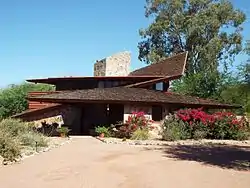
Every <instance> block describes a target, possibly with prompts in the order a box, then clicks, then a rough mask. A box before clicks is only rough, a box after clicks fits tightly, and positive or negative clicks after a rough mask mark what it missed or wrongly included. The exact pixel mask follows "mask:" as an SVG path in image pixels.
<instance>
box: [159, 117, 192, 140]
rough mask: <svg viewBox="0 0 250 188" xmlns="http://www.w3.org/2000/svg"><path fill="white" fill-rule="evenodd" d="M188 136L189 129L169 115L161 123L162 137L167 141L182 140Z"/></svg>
mask: <svg viewBox="0 0 250 188" xmlns="http://www.w3.org/2000/svg"><path fill="white" fill-rule="evenodd" d="M188 138H190V130H189V129H187V127H186V125H185V123H184V122H182V121H179V120H178V119H177V118H176V117H175V116H174V115H170V116H169V117H168V118H167V119H166V120H165V121H164V123H163V125H162V139H163V140H167V141H175V140H184V139H188Z"/></svg>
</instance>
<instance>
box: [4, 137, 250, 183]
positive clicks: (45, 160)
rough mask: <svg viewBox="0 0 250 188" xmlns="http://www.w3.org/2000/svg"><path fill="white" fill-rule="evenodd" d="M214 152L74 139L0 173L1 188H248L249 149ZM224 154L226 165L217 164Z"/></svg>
mask: <svg viewBox="0 0 250 188" xmlns="http://www.w3.org/2000/svg"><path fill="white" fill-rule="evenodd" d="M223 147H227V148H226V149H225V148H223ZM214 148H215V151H214ZM214 148H211V147H206V146H204V147H203V148H196V147H192V146H188V145H187V146H183V145H182V146H181V147H180V146H166V147H152V146H147V147H145V146H129V145H119V144H105V143H102V142H100V141H98V140H97V139H94V138H91V137H73V139H72V140H71V142H70V143H68V144H65V145H63V146H61V147H59V148H55V149H53V150H51V151H49V152H45V153H41V154H39V155H37V156H34V157H31V158H27V159H25V160H24V161H22V162H21V163H20V164H14V165H9V166H2V167H0V187H1V188H2V187H3V188H16V187H20V188H45V187H46V188H55V187H58V188H59V187H60V188H70V187H72V188H99V187H103V188H117V187H119V188H166V187H175V188H179V187H185V188H189V187H190V188H196V187H197V188H200V187H202V188H206V187H209V188H211V187H220V188H223V187H225V188H236V187H240V188H249V185H250V166H248V162H250V161H249V160H250V148H249V147H246V146H245V147H242V148H239V147H238V146H237V147H233V146H232V147H229V146H221V147H219V148H217V147H214ZM228 148H229V149H228ZM223 152H228V153H223ZM224 154H225V156H228V157H227V158H228V159H230V161H228V159H227V160H223V161H217V162H216V160H218V158H216V156H217V155H218V156H221V155H222V156H224ZM237 159H238V160H237ZM213 160H215V161H213ZM220 160H221V158H220Z"/></svg>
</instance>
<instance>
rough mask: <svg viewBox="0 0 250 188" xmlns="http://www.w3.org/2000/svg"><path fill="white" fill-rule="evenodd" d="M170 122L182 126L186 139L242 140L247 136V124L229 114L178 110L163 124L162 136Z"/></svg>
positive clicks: (243, 119)
mask: <svg viewBox="0 0 250 188" xmlns="http://www.w3.org/2000/svg"><path fill="white" fill-rule="evenodd" d="M172 122H176V123H177V126H180V124H184V125H185V126H184V127H185V132H186V135H190V136H189V137H188V138H194V139H201V138H209V139H234V140H244V139H247V137H248V136H249V135H248V133H249V124H248V123H247V121H246V119H245V118H244V117H243V118H241V119H237V117H236V115H235V114H233V113H231V112H216V113H214V114H208V113H206V112H204V111H203V110H202V109H201V108H199V109H184V110H179V111H177V112H176V113H175V114H174V116H173V117H172V118H169V119H168V120H166V121H165V122H164V124H163V129H164V130H165V131H163V134H167V133H166V130H167V129H166V128H168V127H169V126H168V124H171V123H172ZM168 134H169V133H168Z"/></svg>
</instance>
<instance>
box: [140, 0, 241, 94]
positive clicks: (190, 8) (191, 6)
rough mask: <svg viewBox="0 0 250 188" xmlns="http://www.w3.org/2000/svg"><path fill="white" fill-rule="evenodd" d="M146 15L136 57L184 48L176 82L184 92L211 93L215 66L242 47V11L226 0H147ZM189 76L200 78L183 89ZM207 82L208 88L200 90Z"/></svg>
mask: <svg viewBox="0 0 250 188" xmlns="http://www.w3.org/2000/svg"><path fill="white" fill-rule="evenodd" d="M146 17H147V18H149V17H151V18H152V19H153V22H152V23H151V24H150V25H149V27H148V28H146V29H144V30H141V31H140V35H141V37H142V41H141V42H139V44H138V48H139V60H141V61H144V62H146V63H155V62H157V61H159V60H161V59H163V58H165V57H168V56H170V55H173V54H177V53H179V52H183V51H188V52H189V54H188V60H187V67H186V72H185V73H186V74H185V76H186V77H185V78H184V79H183V80H181V81H180V82H178V84H177V86H181V87H180V88H183V89H184V91H185V92H186V93H188V94H192V95H197V96H201V97H210V96H213V95H214V93H213V92H214V91H216V89H217V87H218V85H217V83H219V82H220V79H221V74H220V72H219V67H223V68H225V69H224V70H226V69H227V67H228V66H229V65H230V64H231V62H232V60H233V58H234V56H235V55H237V54H238V53H239V52H241V50H242V36H241V31H242V28H241V25H242V23H243V22H244V21H245V14H244V13H243V12H241V11H240V10H236V9H234V7H233V5H232V4H231V3H230V2H229V1H226V0H225V1H223V0H220V1H218V0H147V4H146ZM193 79H196V80H200V79H202V80H200V81H199V83H197V84H196V85H194V87H193V88H190V87H188V90H185V89H187V87H185V85H189V84H190V83H193ZM188 81H191V82H188ZM207 83H209V85H210V86H209V87H208V89H209V91H205V90H204V89H206V86H204V84H207ZM183 84H184V85H183ZM204 87H205V88H204ZM203 92H206V93H205V94H204V93H203Z"/></svg>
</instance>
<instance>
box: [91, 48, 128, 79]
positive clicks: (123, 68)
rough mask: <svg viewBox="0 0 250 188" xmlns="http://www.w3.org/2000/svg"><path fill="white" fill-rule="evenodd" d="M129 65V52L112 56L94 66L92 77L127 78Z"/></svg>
mask: <svg viewBox="0 0 250 188" xmlns="http://www.w3.org/2000/svg"><path fill="white" fill-rule="evenodd" d="M130 63H131V54H130V52H126V51H125V52H120V53H117V54H114V55H112V56H109V57H107V58H105V59H103V60H100V61H97V62H96V63H95V64H94V76H127V75H128V74H129V72H130V70H129V69H130Z"/></svg>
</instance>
